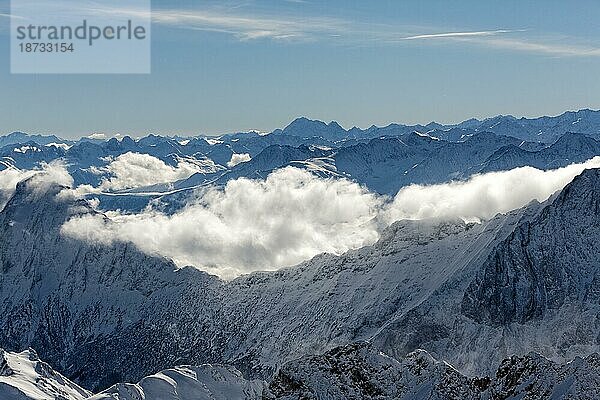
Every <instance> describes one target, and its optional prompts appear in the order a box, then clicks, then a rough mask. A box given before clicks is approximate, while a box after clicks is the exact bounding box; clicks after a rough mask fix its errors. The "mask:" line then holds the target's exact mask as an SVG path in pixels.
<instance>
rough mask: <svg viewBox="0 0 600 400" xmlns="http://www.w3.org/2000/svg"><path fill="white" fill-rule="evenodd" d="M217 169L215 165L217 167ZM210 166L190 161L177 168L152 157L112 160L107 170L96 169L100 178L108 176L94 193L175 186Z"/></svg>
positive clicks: (136, 155)
mask: <svg viewBox="0 0 600 400" xmlns="http://www.w3.org/2000/svg"><path fill="white" fill-rule="evenodd" d="M213 166H214V163H213ZM206 168H207V166H206V165H204V166H203V165H199V164H198V163H195V162H191V161H189V160H186V159H180V160H179V163H178V164H177V166H175V167H173V166H171V165H167V164H166V163H165V162H164V161H162V160H160V159H158V158H156V157H153V156H151V155H149V154H140V153H131V152H128V153H125V154H121V155H120V156H118V157H117V158H115V159H114V160H112V161H111V162H110V163H109V164H108V165H107V166H105V167H101V168H94V169H93V171H92V172H94V173H96V174H107V175H108V177H105V178H103V179H102V182H101V184H100V186H99V187H98V188H95V189H89V190H90V191H114V190H122V189H130V188H135V187H144V186H150V185H155V184H158V183H167V182H175V181H178V180H180V179H186V178H189V177H190V176H192V175H193V174H195V173H196V172H205V171H206Z"/></svg>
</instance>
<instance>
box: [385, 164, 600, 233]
mask: <svg viewBox="0 0 600 400" xmlns="http://www.w3.org/2000/svg"><path fill="white" fill-rule="evenodd" d="M589 168H600V157H594V158H592V159H591V160H588V161H586V162H584V163H580V164H571V165H569V166H567V167H564V168H559V169H555V170H548V171H543V170H539V169H537V168H533V167H520V168H515V169H512V170H509V171H499V172H490V173H486V174H480V175H474V176H472V177H471V178H470V179H468V180H466V181H458V182H448V183H444V184H440V185H429V186H424V185H411V186H408V187H405V188H403V189H401V190H400V191H399V192H398V194H397V195H396V197H395V198H394V200H393V202H392V204H391V205H390V206H389V207H387V210H386V212H385V219H386V221H387V222H392V221H397V220H400V219H425V218H462V219H465V220H473V219H489V218H491V217H493V216H494V215H496V214H498V213H505V212H507V211H510V210H514V209H517V208H520V207H523V206H525V205H526V204H527V203H529V202H530V201H532V200H538V201H545V200H547V199H548V198H549V197H550V196H551V195H552V194H553V193H554V192H556V191H557V190H560V189H562V188H563V187H565V186H566V185H567V184H568V183H569V182H571V181H572V180H573V178H574V177H575V176H577V175H579V174H580V173H581V172H583V170H585V169H589Z"/></svg>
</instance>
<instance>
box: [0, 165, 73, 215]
mask: <svg viewBox="0 0 600 400" xmlns="http://www.w3.org/2000/svg"><path fill="white" fill-rule="evenodd" d="M29 178H32V179H30V180H29V181H28V185H29V188H30V189H31V192H32V194H33V195H34V196H39V195H41V194H43V193H44V192H45V191H46V190H48V188H49V187H50V185H51V184H53V183H58V184H59V185H63V186H69V187H70V186H72V185H73V178H72V177H71V176H70V175H69V173H68V172H67V169H66V168H65V166H64V164H63V163H62V162H59V161H53V162H51V163H50V164H46V163H42V164H41V166H40V168H39V169H36V170H18V169H14V168H11V169H5V170H3V171H0V208H4V206H5V205H6V202H7V201H8V200H9V199H10V198H11V197H12V195H13V194H14V192H15V189H16V187H17V183H19V182H21V181H24V180H26V179H29Z"/></svg>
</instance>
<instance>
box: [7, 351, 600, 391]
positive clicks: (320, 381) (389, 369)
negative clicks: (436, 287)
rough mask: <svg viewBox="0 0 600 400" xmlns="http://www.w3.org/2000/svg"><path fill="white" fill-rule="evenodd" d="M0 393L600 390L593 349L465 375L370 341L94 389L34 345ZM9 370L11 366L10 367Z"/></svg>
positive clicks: (508, 362)
mask: <svg viewBox="0 0 600 400" xmlns="http://www.w3.org/2000/svg"><path fill="white" fill-rule="evenodd" d="M2 357H3V362H2V363H0V367H1V368H2V369H0V395H2V398H3V399H11V400H12V399H15V400H56V399H60V400H82V399H86V398H87V399H90V400H140V399H144V400H232V399H238V400H260V399H263V400H266V399H270V400H296V399H323V400H342V399H343V400H369V399H400V400H414V399H433V400H491V399H522V398H524V399H531V400H543V399H555V400H567V399H569V400H592V399H597V398H598V396H600V356H599V355H598V354H597V353H594V354H591V355H589V356H587V357H585V358H580V357H578V358H576V359H574V360H573V361H571V362H569V363H566V364H558V363H554V362H552V361H550V360H548V359H546V358H544V357H542V356H540V355H539V354H536V353H529V354H527V355H524V356H511V357H509V358H507V359H505V360H503V361H502V363H501V364H500V366H499V367H498V368H497V370H496V372H495V374H494V375H492V376H480V377H467V376H465V375H463V374H461V373H460V372H459V371H457V370H456V369H455V368H454V367H452V366H451V365H450V364H448V363H446V362H443V361H438V360H436V359H435V358H433V357H432V356H431V355H430V354H429V353H427V352H426V351H425V350H416V351H414V352H411V353H409V354H408V355H406V357H404V358H402V359H399V360H396V359H394V358H391V357H389V356H387V355H386V354H384V353H382V352H380V351H379V350H377V349H376V348H374V347H373V346H372V345H371V344H370V343H368V342H357V343H352V344H348V345H345V346H340V347H338V348H335V349H332V350H331V351H329V352H327V353H325V354H320V355H313V356H305V357H302V358H300V359H298V360H294V361H291V362H288V363H286V364H284V365H283V366H282V367H281V368H280V369H279V371H278V372H277V374H276V375H275V376H274V377H273V379H272V380H270V382H269V383H267V382H264V381H260V380H247V379H245V378H244V377H243V376H242V374H241V373H240V372H239V371H237V370H236V369H235V368H233V367H227V366H222V365H208V364H206V365H201V366H198V367H192V366H178V367H175V368H171V369H168V370H164V371H161V372H158V373H156V374H154V375H150V376H147V377H145V378H143V379H142V380H141V381H140V382H138V383H136V384H131V383H118V384H115V385H114V386H111V387H110V388H108V389H106V390H105V391H103V392H101V393H98V394H96V395H92V394H91V393H90V392H88V391H86V390H84V389H82V388H80V387H79V386H77V385H76V384H74V383H73V382H71V381H70V380H68V379H67V378H65V377H63V376H61V375H60V374H58V373H56V372H54V371H53V370H52V369H51V367H50V366H48V365H47V364H45V363H44V362H42V361H39V359H38V358H37V356H36V355H35V353H34V352H33V350H29V351H25V352H23V353H21V354H15V353H8V352H3V356H2ZM12 368H14V369H12Z"/></svg>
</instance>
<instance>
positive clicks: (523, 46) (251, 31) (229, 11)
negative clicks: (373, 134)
mask: <svg viewBox="0 0 600 400" xmlns="http://www.w3.org/2000/svg"><path fill="white" fill-rule="evenodd" d="M295 1H298V0H295ZM85 11H86V12H94V13H96V14H100V15H109V16H110V15H115V14H117V15H129V16H131V17H144V18H147V17H149V15H148V13H147V12H144V11H140V10H135V9H127V8H102V7H96V8H94V9H90V8H89V7H88V8H85ZM151 18H152V21H153V22H154V23H156V24H161V25H165V26H173V27H177V28H186V29H192V30H198V31H212V32H221V33H224V34H229V35H233V36H235V37H236V38H238V39H239V40H256V39H272V40H288V41H298V40H301V41H306V40H328V41H332V40H334V41H336V42H338V43H346V44H347V43H351V44H357V43H359V44H370V45H372V44H373V43H382V44H383V43H387V44H393V45H398V44H402V43H403V42H404V43H406V42H407V41H420V42H421V43H423V45H431V44H433V43H436V44H439V42H441V41H442V40H446V41H447V42H448V43H454V44H476V45H480V46H482V47H486V48H489V49H504V50H512V51H518V52H528V53H530V54H541V55H554V56H577V57H596V56H600V48H598V47H595V45H594V44H593V43H588V44H585V43H582V40H581V38H573V37H566V36H563V37H562V38H561V41H558V42H557V41H556V40H555V39H553V38H552V35H547V36H546V37H540V38H537V39H536V38H533V37H530V36H525V35H524V34H522V33H523V32H526V31H527V30H526V29H495V30H492V29H488V30H479V31H467V30H460V31H453V32H443V31H442V32H441V33H440V32H434V33H415V30H416V29H420V30H422V29H423V28H422V27H415V26H398V25H389V24H377V23H374V22H373V21H366V20H358V19H355V20H349V19H342V18H339V17H326V16H310V15H304V14H303V15H298V14H297V13H296V14H293V13H288V14H284V13H278V14H264V13H263V14H253V13H249V12H242V11H241V10H240V9H237V8H226V7H205V9H154V10H153V11H152V13H151ZM519 33H521V34H520V35H519V36H514V35H515V34H519ZM501 35H502V36H505V35H512V36H511V37H510V38H501V37H500V36H501ZM431 39H436V40H431Z"/></svg>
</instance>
